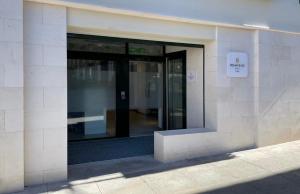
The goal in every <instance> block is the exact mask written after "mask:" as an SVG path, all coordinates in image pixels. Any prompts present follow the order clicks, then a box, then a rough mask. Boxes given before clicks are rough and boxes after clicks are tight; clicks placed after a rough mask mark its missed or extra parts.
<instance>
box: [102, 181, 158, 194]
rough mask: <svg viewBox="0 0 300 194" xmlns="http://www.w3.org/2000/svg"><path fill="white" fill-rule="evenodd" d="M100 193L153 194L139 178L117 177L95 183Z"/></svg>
mask: <svg viewBox="0 0 300 194" xmlns="http://www.w3.org/2000/svg"><path fill="white" fill-rule="evenodd" d="M97 184H98V186H99V188H100V191H101V193H102V194H153V193H154V191H153V190H152V189H151V188H150V187H149V186H148V185H147V184H146V183H145V182H144V181H143V180H142V179H140V178H128V179H127V178H118V179H112V180H108V181H100V182H98V183H97Z"/></svg>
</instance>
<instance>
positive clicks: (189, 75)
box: [186, 71, 197, 82]
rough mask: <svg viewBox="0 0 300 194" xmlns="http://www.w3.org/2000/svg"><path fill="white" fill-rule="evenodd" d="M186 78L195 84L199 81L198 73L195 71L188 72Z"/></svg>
mask: <svg viewBox="0 0 300 194" xmlns="http://www.w3.org/2000/svg"><path fill="white" fill-rule="evenodd" d="M186 77H187V80H188V82H195V81H197V72H195V71H190V72H187V75H186Z"/></svg>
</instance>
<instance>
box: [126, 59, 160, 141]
mask: <svg viewBox="0 0 300 194" xmlns="http://www.w3.org/2000/svg"><path fill="white" fill-rule="evenodd" d="M129 65H130V74H129V76H130V77H129V83H130V87H129V88H130V100H129V101H130V105H129V109H130V121H129V126H130V136H140V135H151V134H153V132H154V131H155V130H158V129H161V128H162V125H163V123H162V118H163V117H162V116H163V106H162V105H163V70H162V63H160V62H146V61H130V64H129Z"/></svg>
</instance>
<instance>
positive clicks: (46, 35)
mask: <svg viewBox="0 0 300 194" xmlns="http://www.w3.org/2000/svg"><path fill="white" fill-rule="evenodd" d="M29 22H30V21H26V20H25V21H24V37H25V39H24V42H25V43H29V44H42V45H53V46H66V38H67V36H66V34H67V31H66V28H62V27H61V26H58V25H45V24H34V25H33V24H31V23H29Z"/></svg>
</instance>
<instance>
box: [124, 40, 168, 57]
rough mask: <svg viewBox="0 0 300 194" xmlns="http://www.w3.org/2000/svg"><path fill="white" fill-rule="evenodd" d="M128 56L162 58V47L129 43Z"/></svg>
mask: <svg viewBox="0 0 300 194" xmlns="http://www.w3.org/2000/svg"><path fill="white" fill-rule="evenodd" d="M129 54H130V55H148V56H163V46H161V45H147V44H135V43H129Z"/></svg>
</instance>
